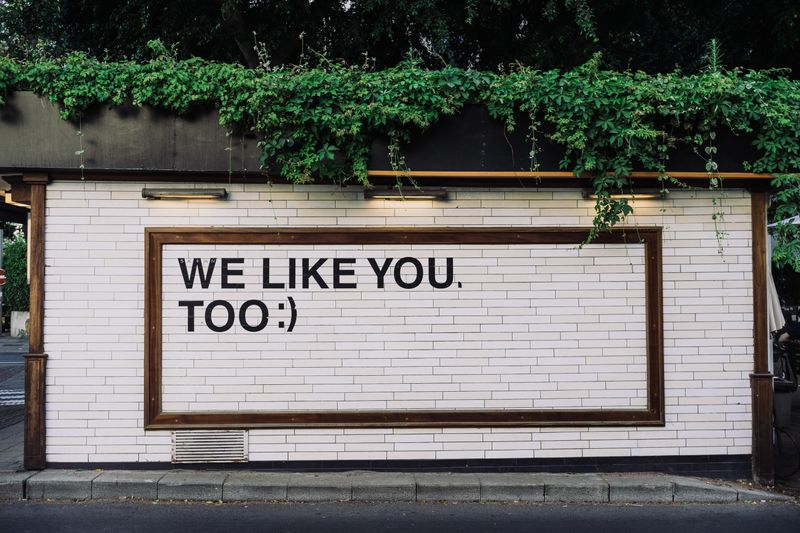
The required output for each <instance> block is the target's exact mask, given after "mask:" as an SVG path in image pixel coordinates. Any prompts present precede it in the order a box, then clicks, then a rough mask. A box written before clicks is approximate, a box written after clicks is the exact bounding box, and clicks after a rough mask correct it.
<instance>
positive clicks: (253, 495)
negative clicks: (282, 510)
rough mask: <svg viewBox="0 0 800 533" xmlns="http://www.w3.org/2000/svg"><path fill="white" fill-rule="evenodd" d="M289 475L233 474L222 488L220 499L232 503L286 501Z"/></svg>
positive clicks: (269, 473) (268, 473)
mask: <svg viewBox="0 0 800 533" xmlns="http://www.w3.org/2000/svg"><path fill="white" fill-rule="evenodd" d="M291 477H292V476H291V474H284V473H273V472H235V473H232V474H230V475H229V476H228V479H226V480H225V485H223V487H222V499H223V501H226V502H233V501H274V500H281V501H285V500H286V499H287V487H288V485H289V480H290V479H291Z"/></svg>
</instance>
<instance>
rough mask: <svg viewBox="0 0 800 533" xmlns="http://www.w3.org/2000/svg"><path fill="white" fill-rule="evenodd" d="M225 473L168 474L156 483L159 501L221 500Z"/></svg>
mask: <svg viewBox="0 0 800 533" xmlns="http://www.w3.org/2000/svg"><path fill="white" fill-rule="evenodd" d="M226 477H228V473H227V472H209V471H176V472H168V473H167V474H165V475H164V477H162V478H161V479H160V480H159V481H158V499H159V500H194V501H209V500H221V499H222V485H223V483H224V482H225V478H226Z"/></svg>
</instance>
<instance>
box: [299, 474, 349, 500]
mask: <svg viewBox="0 0 800 533" xmlns="http://www.w3.org/2000/svg"><path fill="white" fill-rule="evenodd" d="M351 496H352V486H351V485H350V479H349V477H348V475H347V474H346V473H340V472H325V473H319V474H293V475H292V476H291V478H290V480H289V484H288V487H287V498H288V500H289V501H293V502H332V501H346V500H350V498H351Z"/></svg>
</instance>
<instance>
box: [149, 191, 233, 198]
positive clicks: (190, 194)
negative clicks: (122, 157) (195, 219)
mask: <svg viewBox="0 0 800 533" xmlns="http://www.w3.org/2000/svg"><path fill="white" fill-rule="evenodd" d="M227 197H228V191H227V190H225V189H222V188H219V189H147V188H144V189H142V198H147V199H148V200H224V199H226V198H227Z"/></svg>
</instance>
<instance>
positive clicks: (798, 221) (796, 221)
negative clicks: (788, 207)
mask: <svg viewBox="0 0 800 533" xmlns="http://www.w3.org/2000/svg"><path fill="white" fill-rule="evenodd" d="M778 224H792V225H794V226H800V215H795V216H793V217H789V218H785V219H783V220H781V221H779V222H773V223H772V224H768V225H767V227H768V228H774V227H775V226H777V225H778Z"/></svg>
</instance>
